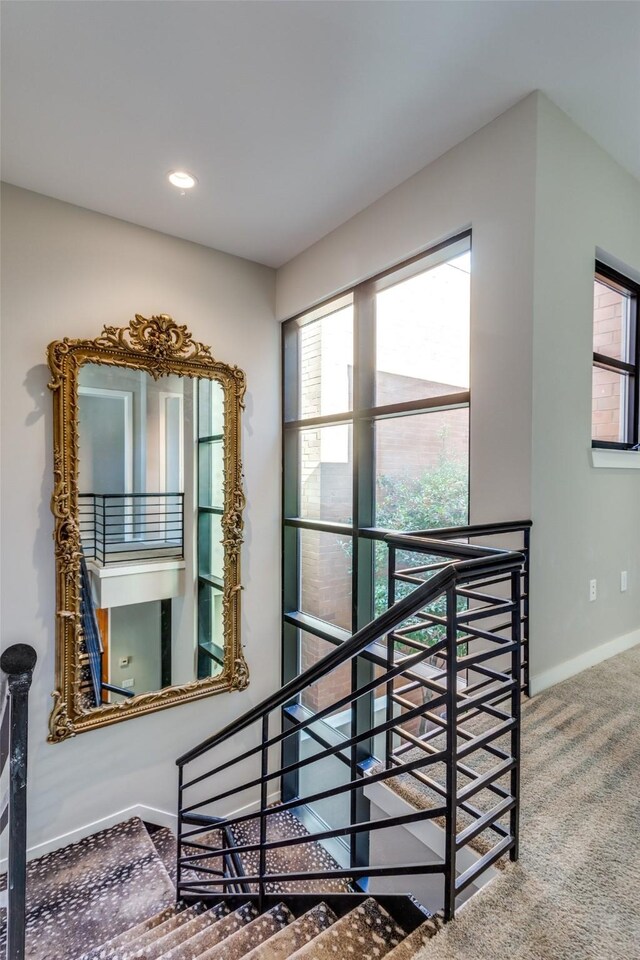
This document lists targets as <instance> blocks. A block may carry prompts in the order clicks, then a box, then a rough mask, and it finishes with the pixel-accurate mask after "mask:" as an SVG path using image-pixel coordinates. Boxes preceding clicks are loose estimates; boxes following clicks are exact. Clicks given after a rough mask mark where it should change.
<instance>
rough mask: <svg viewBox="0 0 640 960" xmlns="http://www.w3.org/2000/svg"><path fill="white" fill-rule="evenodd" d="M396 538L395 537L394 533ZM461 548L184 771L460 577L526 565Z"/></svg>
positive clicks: (509, 555)
mask: <svg viewBox="0 0 640 960" xmlns="http://www.w3.org/2000/svg"><path fill="white" fill-rule="evenodd" d="M391 536H394V535H393V534H392V535H391ZM421 545H422V546H423V547H430V546H432V547H433V548H434V549H435V548H437V549H441V548H442V544H441V543H439V542H438V540H436V539H433V540H431V539H428V538H424V537H423V538H421ZM460 546H461V547H464V548H465V550H464V553H465V559H461V560H453V561H452V562H451V563H450V564H448V565H447V567H446V568H445V569H444V570H442V571H440V572H439V573H436V574H435V575H434V576H433V577H432V579H431V580H429V581H428V582H426V583H424V584H423V585H422V586H419V587H416V589H415V590H414V591H413V592H412V593H411V594H410V595H409V596H408V597H404V598H403V599H402V600H398V602H397V603H394V604H393V606H391V607H389V609H388V610H385V612H384V613H382V614H381V615H380V616H379V617H376V619H375V620H372V622H371V623H369V624H367V625H366V626H365V627H362V629H360V630H358V631H357V633H354V635H353V636H352V637H351V638H350V639H349V640H345V642H344V643H341V644H340V646H339V647H336V649H335V650H332V651H331V652H330V653H328V654H327V655H326V656H325V657H323V658H322V659H321V660H319V661H318V662H317V663H315V664H313V666H311V667H309V668H308V669H307V670H305V671H304V672H303V673H301V674H299V676H297V677H295V678H294V679H293V680H290V681H289V683H287V684H285V685H284V687H281V688H280V689H279V690H278V691H276V692H275V693H273V694H271V696H269V697H266V698H265V699H264V700H263V701H262V702H261V703H259V704H258V705H257V706H255V707H252V708H251V709H250V710H248V711H247V712H246V713H245V714H243V715H242V716H241V717H239V718H238V719H237V720H234V721H232V722H231V723H229V724H227V726H226V727H223V729H222V730H220V731H219V732H218V733H216V734H214V735H213V736H211V737H207V738H206V739H205V740H203V741H202V742H201V743H199V744H197V746H195V747H193V748H192V749H191V750H189V751H187V753H183V754H182V756H180V757H178V759H177V760H176V764H177V766H178V767H183V766H184V765H185V764H187V763H190V762H191V761H192V760H195V759H196V758H197V757H200V756H202V755H203V754H204V753H207V752H208V751H209V750H211V749H213V748H214V747H216V746H218V744H220V743H223V742H224V741H225V740H228V739H229V737H232V736H235V735H236V734H238V733H240V732H241V731H242V730H244V729H246V727H248V726H250V725H251V724H253V723H255V722H256V720H259V719H261V718H262V717H264V716H266V715H267V714H269V713H271V712H272V711H273V710H275V709H277V708H278V707H280V706H283V705H284V704H285V703H287V701H289V700H291V699H292V698H293V697H295V696H296V695H297V694H298V693H302V691H303V690H304V689H305V688H306V687H308V686H310V685H311V684H313V683H315V682H316V681H317V680H319V679H321V677H323V676H324V675H325V674H326V673H329V672H330V671H331V670H333V669H334V668H336V667H338V666H340V665H341V664H343V663H346V662H347V661H349V660H352V659H353V658H354V657H356V656H357V655H358V654H359V653H361V652H362V651H363V650H364V649H365V648H366V647H368V646H369V644H371V643H375V641H376V640H379V639H380V638H381V637H383V636H385V635H386V634H388V633H389V632H391V631H392V630H393V629H394V627H395V626H397V625H398V624H400V623H402V622H403V621H404V620H406V619H407V617H410V616H411V615H412V614H414V613H415V612H417V611H418V610H420V609H421V608H422V607H424V606H426V604H428V603H430V602H431V601H433V600H435V599H437V598H438V597H439V596H440V595H441V594H442V593H444V592H445V591H446V590H447V589H448V588H449V587H451V586H453V584H454V583H455V582H456V580H457V579H459V577H462V576H466V575H474V576H478V577H481V576H484V575H485V574H487V573H495V572H497V571H498V570H500V571H503V572H507V571H509V570H510V569H514V568H517V567H519V566H521V565H522V564H523V563H524V561H525V556H524V554H522V553H518V552H517V551H511V550H500V549H498V548H494V547H476V546H472V545H471V544H469V545H467V544H461V545H460Z"/></svg>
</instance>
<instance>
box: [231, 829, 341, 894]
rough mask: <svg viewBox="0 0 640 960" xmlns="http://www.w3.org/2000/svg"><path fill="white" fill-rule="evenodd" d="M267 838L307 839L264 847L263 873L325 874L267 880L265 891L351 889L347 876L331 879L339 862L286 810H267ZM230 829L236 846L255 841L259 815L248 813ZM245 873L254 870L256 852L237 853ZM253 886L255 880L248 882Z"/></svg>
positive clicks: (253, 872) (326, 891) (322, 891)
mask: <svg viewBox="0 0 640 960" xmlns="http://www.w3.org/2000/svg"><path fill="white" fill-rule="evenodd" d="M266 819H267V840H268V841H273V840H291V839H297V838H299V837H309V842H308V843H294V844H292V845H291V846H288V847H279V848H276V849H272V850H267V856H266V866H267V873H273V874H286V873H318V872H320V871H322V872H323V873H325V874H326V876H325V877H324V878H323V879H322V880H277V881H267V883H266V884H265V891H266V892H267V893H275V894H281V893H321V894H323V893H324V894H329V893H347V892H350V891H351V889H352V888H351V886H350V884H349V881H348V880H343V879H341V878H338V879H333V878H332V876H331V874H332V872H333V871H334V870H339V869H341V867H340V864H339V863H338V862H337V861H336V860H334V858H333V857H332V856H331V854H329V853H327V851H326V850H325V849H324V847H323V846H322V845H321V844H320V843H318V842H317V841H315V840H312V839H311V836H310V834H309V831H308V830H307V829H306V827H305V826H304V825H303V824H302V822H301V821H300V820H299V819H298V817H296V816H295V815H294V814H292V813H290V812H289V811H288V810H284V811H279V812H278V813H268V814H267V818H266ZM230 829H231V831H232V833H233V836H234V838H235V841H236V843H237V844H238V845H239V846H244V845H245V844H254V843H258V842H259V840H260V818H259V817H252V818H251V819H250V820H245V821H243V822H241V823H237V824H234V825H232V826H231V828H230ZM239 856H240V859H241V860H242V863H243V866H244V871H245V874H246V875H247V876H255V875H256V873H257V872H258V864H259V859H260V854H259V852H258V851H257V850H252V851H249V852H247V853H242V854H240V855H239ZM252 886H253V887H254V888H255V884H253V885H252Z"/></svg>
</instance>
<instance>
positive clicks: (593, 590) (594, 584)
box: [589, 580, 598, 603]
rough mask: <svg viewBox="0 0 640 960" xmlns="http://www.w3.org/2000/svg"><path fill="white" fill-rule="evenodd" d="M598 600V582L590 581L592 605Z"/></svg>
mask: <svg viewBox="0 0 640 960" xmlns="http://www.w3.org/2000/svg"><path fill="white" fill-rule="evenodd" d="M597 599H598V582H597V580H589V602H590V603H592V602H593V601H594V600H597Z"/></svg>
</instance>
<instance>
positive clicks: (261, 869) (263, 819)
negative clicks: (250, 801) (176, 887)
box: [258, 713, 269, 913]
mask: <svg viewBox="0 0 640 960" xmlns="http://www.w3.org/2000/svg"><path fill="white" fill-rule="evenodd" d="M268 740H269V714H268V713H265V715H264V716H263V718H262V751H261V757H262V763H261V771H260V858H259V859H260V862H259V866H258V910H259V912H260V913H262V912H263V911H264V894H265V890H264V887H265V881H264V877H265V874H266V872H267V851H266V850H265V848H264V845H265V843H266V842H267V786H268V781H267V779H266V777H267V774H268V773H269V751H268V749H267V747H266V746H265V744H266V743H267V741H268Z"/></svg>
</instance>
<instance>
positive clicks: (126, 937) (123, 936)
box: [80, 904, 181, 960]
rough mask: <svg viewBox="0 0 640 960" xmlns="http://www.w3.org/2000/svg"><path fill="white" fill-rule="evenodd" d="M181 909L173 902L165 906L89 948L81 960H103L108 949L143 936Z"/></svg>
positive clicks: (113, 948)
mask: <svg viewBox="0 0 640 960" xmlns="http://www.w3.org/2000/svg"><path fill="white" fill-rule="evenodd" d="M179 909H181V908H180V907H178V906H177V905H176V904H172V905H171V906H170V907H165V908H164V910H160V911H159V912H158V913H155V914H154V915H153V916H152V917H149V918H148V919H147V920H142V921H141V922H140V923H137V924H136V925H135V926H133V927H129V929H128V930H124V931H123V932H122V933H119V934H118V935H117V936H115V937H111V938H110V939H109V940H105V942H104V943H101V944H100V946H98V947H94V948H93V949H92V950H89V951H88V952H87V953H85V954H83V955H82V957H80V960H101V957H102V956H106V953H105V951H106V950H116V949H117V948H118V947H123V946H124V945H125V944H127V943H131V941H132V940H135V939H136V938H137V937H140V936H142V934H143V933H148V931H149V930H151V929H153V927H157V926H160V924H161V923H164V922H165V920H169V918H170V917H172V916H173V915H174V914H175V913H176V912H177V910H179Z"/></svg>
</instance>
